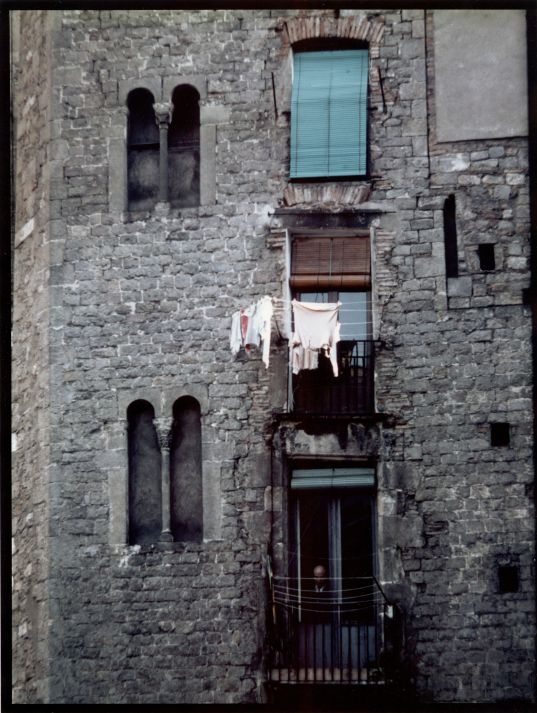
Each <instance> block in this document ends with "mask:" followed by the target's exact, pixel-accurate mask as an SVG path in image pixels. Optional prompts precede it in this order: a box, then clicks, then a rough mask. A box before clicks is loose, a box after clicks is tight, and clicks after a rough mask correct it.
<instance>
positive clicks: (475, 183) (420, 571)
mask: <svg viewBox="0 0 537 713" xmlns="http://www.w3.org/2000/svg"><path fill="white" fill-rule="evenodd" d="M429 15H430V16H429V17H428V18H427V21H428V25H427V33H426V42H427V43H426V48H427V60H428V73H427V83H426V84H425V83H424V80H425V71H426V70H425V66H424V60H425V57H424V54H423V52H424V49H425V46H424V44H423V42H424V39H423V33H424V22H423V20H424V18H423V12H421V11H405V12H403V15H402V18H401V19H402V23H401V25H399V27H400V28H401V27H403V28H404V27H405V26H406V28H407V30H406V32H407V38H408V40H407V41H406V42H403V43H402V44H400V45H399V51H398V56H399V57H404V56H406V57H408V58H409V59H410V60H411V61H410V64H412V65H414V67H415V70H416V71H415V73H414V76H411V77H409V80H410V81H408V83H407V82H405V83H401V84H400V86H399V89H398V95H399V101H398V102H397V105H398V106H399V109H400V110H403V109H404V107H407V108H410V107H412V113H414V114H415V113H416V112H417V114H418V116H424V115H425V111H426V101H428V111H427V113H428V117H429V120H428V122H427V123H425V122H423V121H422V122H419V123H418V124H417V126H416V130H414V129H413V128H411V127H410V126H409V124H407V128H403V132H402V133H403V137H404V138H403V141H402V142H401V146H400V147H399V150H401V151H403V152H405V153H406V155H407V157H408V158H407V165H414V166H415V167H416V171H417V173H416V178H415V180H414V181H412V185H413V186H414V189H413V190H408V188H407V187H404V186H402V185H401V186H400V188H399V195H398V196H397V195H396V194H394V193H393V190H392V193H391V194H392V195H395V196H396V197H395V201H394V202H395V204H396V206H397V207H398V210H397V216H398V220H399V226H400V227H399V231H398V232H397V234H396V236H395V244H394V246H393V250H392V252H391V256H389V259H388V263H389V264H390V265H391V267H392V270H394V271H395V274H396V275H397V289H396V290H395V292H394V294H393V297H392V299H390V301H389V303H388V304H387V305H386V306H385V307H384V309H383V324H382V326H381V332H383V333H384V335H386V337H387V338H388V341H389V342H390V344H391V345H392V346H393V353H392V354H391V355H386V356H387V358H386V360H385V361H384V364H385V366H386V367H388V371H387V373H385V374H383V373H382V370H383V366H382V363H383V357H382V356H381V357H380V358H379V362H381V365H380V372H379V378H378V395H379V406H380V407H381V409H382V410H386V411H388V412H389V413H393V414H395V415H396V420H397V421H398V425H397V426H396V429H395V430H396V432H399V433H398V434H397V438H398V439H399V441H401V440H402V454H401V456H399V457H397V455H395V454H394V455H395V457H394V458H393V460H392V462H391V463H385V464H384V467H383V472H384V475H385V478H386V481H385V483H386V487H387V488H388V492H389V493H390V495H391V500H392V507H393V514H394V522H393V525H394V529H393V531H392V530H391V527H390V528H388V531H387V534H389V539H388V540H386V541H385V544H386V545H393V546H394V547H395V551H396V553H397V556H396V559H398V560H399V561H398V562H393V570H392V571H393V572H394V573H395V572H397V571H401V572H404V578H403V579H404V581H406V582H407V583H410V589H411V592H408V593H407V594H405V595H404V596H403V601H404V604H403V606H404V607H405V608H407V611H408V613H409V616H408V619H407V627H408V628H407V635H408V641H407V644H408V649H409V650H410V651H412V652H413V653H412V655H411V658H412V659H413V664H412V665H413V666H414V670H415V674H416V685H417V690H418V692H419V694H420V695H423V696H429V697H431V698H436V699H437V700H469V701H475V700H494V699H508V698H516V697H525V698H531V697H532V695H533V694H532V677H533V671H534V642H533V632H534V627H535V619H534V606H533V602H534V585H533V575H534V573H533V565H532V553H533V542H534V506H533V485H532V483H533V473H532V470H533V469H532V460H531V453H532V436H531V434H532V429H531V416H530V414H531V382H532V374H531V361H530V354H531V341H530V340H531V332H530V314H529V308H528V307H525V306H523V304H522V290H523V288H525V287H527V285H528V282H529V274H528V258H529V240H528V235H529V222H528V221H529V212H528V183H527V146H526V141H525V139H510V140H505V139H498V140H496V141H494V140H487V141H475V142H474V141H472V142H468V141H466V142H464V143H460V144H457V143H452V144H437V143H436V142H435V138H434V103H433V92H434V56H433V52H432V49H433V47H432V32H433V27H432V13H429ZM403 32H404V30H403ZM411 38H412V39H411ZM414 38H415V39H414ZM382 57H383V50H382V49H381V58H382ZM390 71H393V72H394V74H395V75H396V76H399V77H401V76H402V74H403V73H404V69H403V68H402V67H397V60H393V59H388V65H387V72H390ZM426 90H428V93H426ZM386 123H388V122H386ZM404 126H405V124H404V119H403V127H404ZM418 127H419V129H418ZM426 131H428V134H429V142H428V149H429V156H428V157H426V156H424V157H423V158H422V159H421V160H419V163H418V162H416V160H415V158H414V157H415V156H416V155H418V156H419V155H420V153H421V151H418V152H417V153H416V146H417V145H418V143H419V145H420V147H423V149H424V151H425V150H426V146H427V134H426ZM411 147H412V152H411ZM392 165H394V164H393V163H392ZM428 174H429V175H430V184H429V186H428V188H427V189H426V190H422V189H420V184H421V183H422V180H423V179H425V178H426V177H427V175H428ZM388 176H389V177H390V176H391V174H390V172H388ZM422 176H423V178H422ZM388 180H389V178H388ZM450 193H453V194H454V195H455V197H456V205H457V228H458V245H459V257H460V260H459V277H458V278H455V279H450V280H449V281H448V285H447V294H446V278H445V267H444V255H443V225H442V206H443V203H444V200H445V198H446V197H447V195H449V194H450ZM386 195H387V196H388V195H390V190H388V191H387V194H386ZM480 242H494V243H495V244H496V246H495V250H496V270H495V271H494V272H492V273H484V272H481V271H480V270H479V264H478V261H477V255H476V246H477V244H479V243H480ZM390 376H391V377H392V378H393V379H394V380H395V381H396V383H397V390H396V393H395V394H394V393H392V390H391V388H390V385H389V384H390V379H389V377H390ZM398 392H402V395H403V398H400V397H399V395H398ZM394 397H395V398H394ZM491 421H506V422H509V423H510V424H511V444H510V447H508V448H491V445H490V432H489V422H491ZM398 461H399V462H398ZM388 519H389V518H388ZM386 524H388V522H386ZM392 555H393V553H392ZM505 563H511V564H514V565H517V566H518V567H519V572H520V590H519V592H518V593H516V594H500V593H499V584H498V565H499V564H505ZM405 600H406V601H405ZM463 651H464V652H466V654H465V655H463V656H461V652H463Z"/></svg>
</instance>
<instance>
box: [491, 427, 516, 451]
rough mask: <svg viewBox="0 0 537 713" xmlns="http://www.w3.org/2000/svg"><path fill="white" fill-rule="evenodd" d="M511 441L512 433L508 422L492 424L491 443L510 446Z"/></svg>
mask: <svg viewBox="0 0 537 713" xmlns="http://www.w3.org/2000/svg"><path fill="white" fill-rule="evenodd" d="M510 442H511V435H510V429H509V424H508V423H491V424H490V445H491V446H508V445H509V444H510Z"/></svg>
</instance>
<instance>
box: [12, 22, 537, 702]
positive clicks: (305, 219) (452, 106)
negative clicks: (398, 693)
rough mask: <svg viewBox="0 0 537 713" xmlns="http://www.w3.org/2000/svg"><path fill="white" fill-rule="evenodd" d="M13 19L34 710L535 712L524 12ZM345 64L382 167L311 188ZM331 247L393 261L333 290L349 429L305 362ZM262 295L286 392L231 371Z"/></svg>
mask: <svg viewBox="0 0 537 713" xmlns="http://www.w3.org/2000/svg"><path fill="white" fill-rule="evenodd" d="M11 15H12V17H11V31H12V57H13V70H12V72H13V116H14V136H15V142H14V144H15V145H14V153H15V159H14V167H13V172H14V181H15V188H16V190H15V225H14V307H13V333H14V338H13V427H12V430H13V477H12V482H13V525H12V534H13V580H14V584H13V659H12V667H13V687H14V688H13V691H14V693H13V695H14V701H15V702H18V703H35V702H52V703H110V702H114V703H239V702H248V703H251V702H263V701H266V700H273V699H277V698H280V699H281V697H282V696H283V699H285V696H286V695H288V694H290V691H291V689H293V690H300V686H301V684H304V686H305V685H306V684H310V685H315V686H318V687H319V688H322V687H323V686H324V687H326V685H327V684H328V683H331V684H334V683H340V684H341V685H340V686H337V688H339V689H341V688H343V687H344V686H343V684H344V683H346V684H348V685H347V688H346V690H349V687H352V689H353V690H355V689H360V690H361V689H365V688H366V687H367V688H374V687H376V688H377V689H384V688H389V687H390V685H396V686H397V689H398V690H400V689H401V687H402V688H403V689H404V690H405V691H406V692H407V694H408V695H409V696H410V695H417V696H418V697H419V698H421V699H424V700H436V701H451V702H453V701H473V702H488V701H496V700H506V699H524V700H533V696H534V688H533V686H534V673H535V651H534V643H535V589H534V554H535V546H534V543H535V528H534V524H535V516H534V499H533V482H534V476H533V430H532V429H533V415H532V381H533V377H532V363H531V310H530V308H529V306H528V305H527V304H525V303H524V299H523V293H524V290H525V289H526V288H528V286H529V284H530V206H529V178H528V138H527V132H528V130H527V114H526V101H527V99H526V85H525V71H526V54H525V21H526V18H525V13H524V12H523V11H518V10H517V11H509V12H506V11H499V12H498V11H484V10H479V11H473V12H471V11H435V12H432V11H423V10H393V9H390V10H382V9H379V10H378V11H372V10H368V11H367V12H365V11H359V10H341V11H338V10H332V9H326V10H313V9H312V10H270V9H266V10H233V11H231V10H198V11H185V10H181V11H171V10H170V11H168V10H158V11H156V10H139V11H106V10H100V11H91V10H88V11H80V10H66V11H42V10H32V11H19V12H13V13H11ZM499 46H502V47H505V48H506V51H505V52H502V53H498V51H497V48H498V47H499ZM349 48H350V51H351V54H352V52H354V51H355V50H358V51H360V52H366V53H367V72H366V80H365V81H366V88H367V90H368V95H367V96H368V99H367V104H366V116H367V141H366V152H367V171H365V172H364V173H363V175H358V176H350V177H348V178H345V177H344V178H341V177H338V178H330V177H327V176H325V177H323V180H321V179H310V180H308V179H306V180H304V179H301V180H298V179H294V180H292V179H290V175H289V164H290V153H291V149H292V139H291V129H292V123H293V108H292V103H293V101H295V100H296V96H295V94H296V82H297V81H298V79H297V77H298V74H297V70H296V65H295V67H293V63H294V62H296V57H297V56H298V55H299V54H300V53H307V52H316V51H317V52H321V53H323V52H335V53H337V52H338V51H340V50H342V51H343V50H348V49H349ZM507 50H509V51H507ZM353 56H354V55H353ZM506 57H508V60H507V59H506ZM321 59H323V57H321ZM500 59H501V61H500ZM454 66H456V67H457V75H458V77H459V79H460V77H462V76H463V77H464V79H465V81H464V83H462V82H459V84H455V85H454V77H453V67H454ZM483 66H486V67H487V68H488V69H487V72H483ZM293 72H294V74H293ZM293 82H295V88H294V89H295V94H294V93H293ZM500 84H501V86H502V87H504V88H505V87H508V89H507V88H505V89H502V92H498V91H497V87H498V86H499V85H500ZM454 86H455V90H454ZM185 87H186V89H185ZM495 89H496V90H495ZM453 91H455V94H454V95H453ZM509 92H511V94H509ZM491 99H492V101H491ZM513 107H515V110H513ZM144 112H145V113H144ZM151 112H154V113H153V114H151ZM148 115H150V116H151V117H153V118H152V119H151V121H149V123H147V122H146V123H145V124H144V121H145V119H144V117H145V118H147V116H148ZM182 117H183V118H182ZM184 117H186V118H184ZM153 121H154V124H153V123H152V122H153ZM136 122H139V124H137V123H136ZM174 122H175V123H174ZM181 122H182V123H181ZM137 127H138V128H137ZM139 127H142V128H139ZM308 240H309V243H308ZM327 240H328V241H335V242H333V243H330V244H331V245H332V244H333V245H336V243H337V245H343V246H344V248H343V249H345V246H347V249H348V246H349V245H350V249H351V252H352V251H353V250H354V249H355V246H357V245H358V243H360V244H361V245H362V244H363V245H367V246H368V250H369V253H368V254H370V263H368V264H369V266H370V269H369V271H368V274H367V276H366V277H364V278H363V280H365V282H362V283H360V284H361V287H356V285H357V284H358V283H357V282H354V283H352V284H353V285H354V291H353V288H352V287H351V288H350V289H347V288H345V286H344V282H343V277H342V276H343V274H344V273H345V271H346V263H347V261H346V260H345V259H342V261H341V265H340V268H339V270H340V272H339V273H337V271H336V272H335V273H332V272H330V275H329V278H330V279H328V278H327V281H325V282H326V284H325V283H322V281H320V280H319V278H318V277H315V276H314V277H313V278H310V279H309V282H307V280H306V282H305V283H304V285H303V287H304V289H303V292H304V293H307V294H312V293H316V294H317V295H318V294H319V293H321V292H322V293H323V294H325V293H326V294H329V293H332V292H336V293H337V295H338V297H337V298H338V299H341V300H343V302H344V301H345V299H347V298H348V295H350V294H352V295H356V294H359V298H357V299H359V300H362V301H360V302H359V304H360V305H362V306H361V307H360V309H359V310H358V308H352V307H351V308H350V312H351V313H352V314H354V316H355V317H356V315H359V317H358V325H359V330H358V332H356V331H355V332H353V333H352V335H351V336H353V340H350V341H352V342H353V345H354V346H353V348H357V347H356V344H358V343H360V344H361V345H362V346H361V347H360V348H361V349H363V350H364V351H361V352H359V351H355V352H349V355H350V356H349V359H350V360H351V361H350V362H349V363H351V362H352V359H353V358H354V359H355V360H357V361H355V362H352V364H353V366H351V367H349V369H350V370H351V371H349V373H351V372H352V374H354V376H353V377H352V378H354V379H355V381H352V379H351V381H350V382H345V381H344V382H337V383H343V384H344V388H343V389H339V391H338V387H337V386H333V382H330V383H332V386H331V387H330V388H331V389H332V391H331V392H330V393H331V394H332V396H333V397H334V399H335V401H334V400H333V401H332V402H331V406H330V407H322V406H319V403H320V402H312V401H309V400H308V399H309V398H310V396H311V394H314V393H316V392H315V389H314V386H313V385H310V386H307V384H309V383H310V382H305V381H302V382H300V381H297V378H296V377H293V376H292V375H291V373H290V369H289V339H290V337H291V333H292V330H291V299H292V298H293V297H296V296H297V290H298V288H297V287H296V285H295V287H293V284H292V283H293V279H295V277H296V274H295V273H296V269H297V268H296V267H294V265H295V262H296V260H298V258H297V257H296V256H297V255H298V252H297V251H298V249H299V248H298V247H297V245H298V244H299V243H301V241H302V243H301V245H303V244H306V243H308V244H309V245H310V246H311V245H313V244H315V245H319V246H321V247H320V248H319V255H320V251H321V249H323V248H322V246H324V245H325V244H328V243H326V242H324V241H327ZM338 241H339V242H338ZM305 249H306V250H307V249H308V248H307V245H306V248H305ZM331 249H332V248H331ZM335 249H336V248H334V250H335ZM450 251H451V252H450ZM348 255H349V254H348V253H347V258H348ZM319 260H320V258H319ZM319 264H320V263H319ZM362 264H364V263H362ZM345 274H346V273H345ZM338 275H339V277H338ZM336 278H337V279H341V284H340V285H338V284H337V282H334V279H336ZM297 280H298V278H297ZM306 283H307V284H306ZM321 283H322V284H321ZM297 284H298V282H297ZM298 291H299V292H300V290H298ZM265 295H267V296H269V297H270V298H271V301H272V305H273V309H274V313H273V317H272V320H271V324H272V332H271V333H272V337H271V346H270V363H269V366H268V368H266V367H265V364H264V363H263V361H262V360H261V354H260V352H259V351H258V350H255V349H254V350H253V351H250V352H248V353H247V352H246V351H244V350H243V349H241V350H240V351H239V352H238V354H233V353H232V352H231V351H230V348H229V333H230V327H231V318H232V314H233V313H235V312H236V311H237V310H239V309H240V308H245V307H248V305H250V304H254V303H256V302H257V301H258V300H260V299H261V298H262V297H263V296H265ZM364 295H366V296H365V297H364ZM353 299H354V297H353ZM353 304H354V303H353ZM353 310H354V311H353ZM351 322H352V319H351ZM360 330H361V331H360ZM357 335H358V337H359V338H358V339H356V336H357ZM347 336H348V335H347ZM356 355H358V356H356ZM353 370H354V371H353ZM345 373H347V372H345ZM298 376H299V377H300V378H303V377H304V375H303V374H302V375H300V374H299V375H298ZM304 378H305V377H304ZM341 378H342V379H343V378H344V375H343V372H342V376H341ZM368 379H370V381H367V380H368ZM313 380H314V381H315V377H313ZM315 383H317V382H315ZM301 384H302V385H301ZM304 384H306V387H305V386H304ZM311 384H313V382H311ZM367 384H369V385H368V386H367ZM364 385H365V386H364ZM324 388H325V387H324V386H323V385H321V391H322V389H324ZM353 389H355V390H357V391H356V393H358V392H359V393H360V394H361V396H360V398H359V399H358V401H353V397H352V396H349V394H352V393H355V392H354V391H353ZM363 389H366V390H365V391H364V390H363ZM322 393H323V394H324V393H325V391H322ZM334 394H335V396H334ZM301 399H302V401H301ZM312 404H313V405H312ZM328 471H330V477H329V479H330V478H331V486H332V487H328V486H327V484H326V483H325V482H324V481H323V480H322V477H324V476H323V474H324V473H327V472H328ZM338 478H339V479H340V480H337V479H338ZM345 478H347V481H346V483H347V484H346V485H345V486H343V485H342V483H343V480H344V479H345ZM334 483H336V486H337V487H335V486H334ZM338 484H339V485H338ZM316 498H317V499H316ZM315 508H317V510H316V509H315ZM308 518H309V519H308ZM357 523H358V524H357ZM308 538H310V539H308ZM315 550H316V551H315ZM316 558H317V559H316ZM321 560H322V564H324V565H325V568H326V569H327V570H328V573H327V574H328V577H329V578H330V580H331V582H332V586H333V587H334V589H333V591H334V592H336V591H337V592H339V593H338V594H337V597H336V598H338V597H339V599H338V607H339V608H338V612H337V616H338V617H340V618H339V619H338V622H340V623H339V624H338V625H337V627H336V625H335V624H333V623H326V620H325V619H323V620H322V621H321V619H320V618H319V621H320V622H321V623H319V621H314V622H313V623H312V624H308V623H307V621H306V619H307V617H306V616H305V612H306V611H307V607H306V606H305V602H306V598H305V597H306V595H305V594H304V593H303V591H302V588H303V587H304V586H305V585H306V583H307V582H309V581H310V579H311V573H310V571H307V568H308V567H309V568H310V569H311V567H312V566H313V565H314V564H320V563H321ZM356 563H357V564H356ZM362 580H364V581H368V582H369V584H367V585H366V584H364V585H363V587H364V588H363V591H364V592H365V593H367V596H366V595H365V594H364V598H365V602H366V604H367V607H369V609H367V611H368V615H367V616H370V618H369V619H367V618H364V617H365V616H366V615H365V614H364V615H363V617H362V618H360V617H361V615H356V616H354V617H353V616H350V614H349V612H350V611H351V610H350V609H349V610H348V611H345V610H342V609H341V606H342V604H341V603H342V601H343V599H341V598H342V597H343V594H342V592H343V591H344V590H343V587H342V586H341V584H338V582H339V583H341V582H343V583H344V584H345V586H347V585H349V584H350V585H352V587H350V588H349V591H350V590H351V589H352V591H354V592H360V591H362V589H361V585H360V586H356V584H357V583H360V582H361V581H362ZM334 582H335V584H334ZM367 587H371V588H370V589H367ZM345 591H347V589H345ZM361 596H362V595H360V594H359V593H358V594H357V595H356V598H355V599H353V600H352V601H353V602H355V603H356V601H357V600H358V599H359V598H360V597H361ZM348 601H350V600H348ZM301 608H303V609H304V611H301V613H299V615H298V619H297V614H296V611H297V610H301ZM314 609H315V607H314ZM358 609H360V607H355V608H354V609H352V611H355V610H356V611H357V610H358ZM318 611H319V610H318V609H317V613H318ZM342 612H343V613H342ZM331 616H335V615H334V614H333V612H332V613H331ZM301 617H303V618H301ZM345 617H347V618H345ZM330 621H331V622H332V621H335V620H333V619H331V620H330ZM341 622H344V623H341ZM345 622H346V623H345ZM349 622H352V623H349ZM364 622H365V623H364ZM293 626H294V628H293ZM308 627H309V628H308ZM319 627H320V628H319ZM338 627H339V628H338ZM336 629H337V637H336V634H334V632H335V631H336ZM318 632H321V634H320V635H321V636H323V637H324V636H325V635H326V636H327V637H328V638H329V639H330V647H331V649H330V651H329V653H327V654H325V653H324V650H323V654H322V655H323V662H322V664H321V666H319V665H318V661H316V660H315V654H314V659H311V655H310V654H308V653H307V647H308V641H309V637H311V636H316V635H317V633H318ZM334 637H336V638H334ZM345 637H346V638H345ZM353 637H354V638H353ZM371 637H374V640H373V638H371ZM336 639H337V642H338V644H337V645H338V646H339V647H340V649H342V648H344V647H345V646H347V647H348V650H349V651H350V650H351V648H353V647H354V649H353V650H355V653H354V654H351V653H349V654H347V658H346V659H344V656H343V654H341V652H340V653H339V654H338V655H336V654H335V653H334V646H335V643H334V642H336ZM355 639H356V640H360V641H362V643H360V642H359V641H358V643H357V644H356V641H355ZM342 642H343V643H342ZM345 642H346V643H345ZM364 646H365V647H366V649H368V650H369V647H371V651H370V652H369V653H367V654H364V653H363V647H364ZM293 647H295V649H293ZM316 647H317V643H315V642H314V643H313V651H315V650H316ZM292 650H295V652H298V653H296V657H297V658H295V659H293V658H292V656H291V654H290V653H289V652H291V651H292ZM338 656H339V658H338ZM353 656H357V657H358V659H360V657H361V656H362V657H363V660H362V662H361V663H360V662H358V663H357V662H356V660H355V659H354V658H353ZM308 657H310V658H308ZM318 669H322V671H321V673H320V674H319V671H318ZM353 671H354V673H353ZM312 676H313V678H312ZM319 677H320V678H319ZM368 684H369V685H368Z"/></svg>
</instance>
